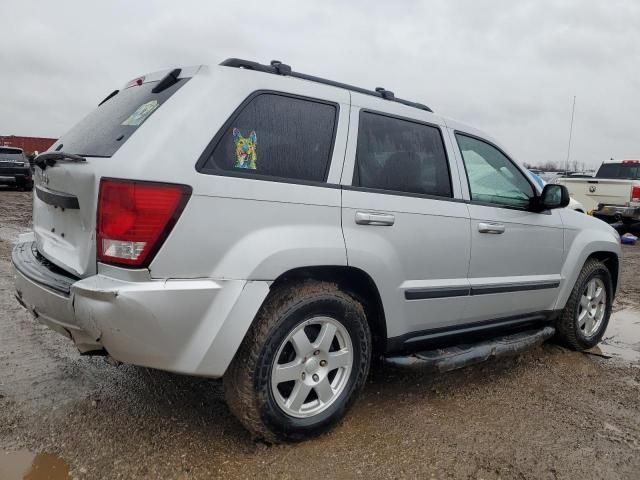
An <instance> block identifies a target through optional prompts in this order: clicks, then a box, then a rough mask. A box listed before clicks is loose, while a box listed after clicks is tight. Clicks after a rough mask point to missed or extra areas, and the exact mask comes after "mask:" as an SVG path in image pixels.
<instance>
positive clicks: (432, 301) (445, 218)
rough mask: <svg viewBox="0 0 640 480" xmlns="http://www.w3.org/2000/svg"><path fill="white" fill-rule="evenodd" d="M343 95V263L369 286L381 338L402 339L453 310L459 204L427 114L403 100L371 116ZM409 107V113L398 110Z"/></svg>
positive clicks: (434, 122)
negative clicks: (381, 322)
mask: <svg viewBox="0 0 640 480" xmlns="http://www.w3.org/2000/svg"><path fill="white" fill-rule="evenodd" d="M352 102H353V103H356V102H358V103H359V106H358V105H354V106H353V107H352V111H351V124H350V128H349V132H350V133H349V143H348V147H347V158H346V161H345V169H344V173H343V178H342V183H343V193H342V206H343V210H342V228H343V232H344V237H345V241H346V246H347V257H348V262H349V265H351V266H354V267H357V268H359V269H361V270H363V271H365V272H367V273H368V274H369V275H370V276H371V277H372V279H373V281H374V282H375V283H376V285H377V287H378V289H379V291H380V295H381V297H382V301H383V305H384V310H385V315H386V319H387V335H388V337H390V345H394V344H397V345H396V346H402V345H403V344H404V343H405V342H406V341H409V342H410V341H411V338H417V337H418V336H420V333H421V332H422V331H425V330H431V329H434V328H438V327H448V326H451V325H453V324H455V323H457V322H458V321H459V320H460V318H461V317H462V314H463V311H464V307H465V303H466V300H467V295H468V291H469V288H468V281H467V278H466V277H467V269H468V265H469V253H470V244H469V217H468V211H467V206H466V204H465V203H464V202H463V201H462V199H461V198H459V197H460V185H459V183H458V182H457V181H456V180H455V179H457V172H456V170H457V169H456V166H455V165H454V164H452V163H450V155H449V154H448V152H447V150H448V149H447V147H446V145H447V143H446V139H447V137H446V135H445V134H443V131H442V127H441V125H440V124H439V119H438V118H437V117H436V116H435V115H432V114H428V113H427V112H421V111H419V110H414V109H411V111H409V110H410V109H408V108H405V107H397V109H398V113H399V114H398V115H397V116H396V115H391V114H389V113H381V112H379V111H375V110H374V109H373V108H375V105H376V103H374V101H372V100H369V99H368V98H364V96H361V95H358V94H352ZM368 104H372V105H371V107H372V108H371V109H368V108H366V107H367V106H368ZM363 107H365V108H363ZM395 107H396V105H394V104H391V103H390V105H389V108H390V109H394V108H395ZM413 112H415V115H416V116H417V118H415V117H413V118H407V117H406V116H403V115H407V113H409V114H412V113H413Z"/></svg>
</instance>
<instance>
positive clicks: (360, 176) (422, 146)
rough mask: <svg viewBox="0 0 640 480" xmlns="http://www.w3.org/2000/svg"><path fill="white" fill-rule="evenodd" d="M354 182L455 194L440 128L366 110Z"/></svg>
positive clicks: (409, 191)
mask: <svg viewBox="0 0 640 480" xmlns="http://www.w3.org/2000/svg"><path fill="white" fill-rule="evenodd" d="M353 184H354V185H356V186H361V187H367V188H375V189H381V190H390V191H396V192H407V193H417V194H423V195H434V196H440V197H451V196H452V195H451V179H450V175H449V166H448V163H447V156H446V154H445V149H444V144H443V141H442V136H441V134H440V130H439V129H438V128H437V127H432V126H429V125H424V124H421V123H415V122H411V121H408V120H402V119H398V118H393V117H387V116H385V115H380V114H376V113H370V112H362V113H361V114H360V124H359V127H358V147H357V152H356V168H355V171H354V181H353Z"/></svg>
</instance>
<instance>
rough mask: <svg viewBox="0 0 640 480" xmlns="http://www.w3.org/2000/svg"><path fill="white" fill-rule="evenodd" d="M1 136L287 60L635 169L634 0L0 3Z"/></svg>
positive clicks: (555, 151)
mask: <svg viewBox="0 0 640 480" xmlns="http://www.w3.org/2000/svg"><path fill="white" fill-rule="evenodd" d="M0 12H2V18H3V21H2V40H0V73H1V74H0V135H11V134H13V135H25V136H45V137H58V136H60V135H62V134H63V133H64V132H65V131H66V130H68V129H69V128H70V127H72V126H73V125H74V124H75V123H76V122H77V121H78V120H80V119H81V118H82V117H83V116H84V115H86V114H87V113H88V112H89V111H91V110H92V109H93V108H95V107H96V105H97V103H98V102H99V101H100V100H102V98H104V97H105V96H106V95H107V93H109V92H111V91H112V90H114V89H115V88H119V87H120V86H121V85H122V84H123V83H125V82H126V81H128V80H130V79H132V78H134V77H135V76H137V75H140V74H142V73H145V72H150V71H155V70H158V69H161V68H166V67H175V66H185V65H195V64H210V65H211V64H217V63H219V62H220V61H222V60H224V59H225V58H228V57H239V58H246V59H251V60H255V61H259V62H262V63H268V62H269V61H270V60H272V59H278V60H281V61H283V62H284V63H287V64H289V65H291V66H292V67H293V69H294V70H296V71H300V72H304V73H309V74H313V75H318V76H323V77H327V78H331V79H334V80H338V81H342V82H345V83H351V84H355V85H358V86H362V87H365V88H375V87H378V86H384V87H385V88H387V89H388V90H392V91H393V92H395V94H396V95H397V96H399V97H402V98H406V99H410V100H414V101H417V102H421V103H424V104H426V105H429V106H430V107H431V108H432V109H433V110H434V111H435V112H436V113H438V114H441V115H443V116H446V117H449V118H454V119H456V120H458V121H461V122H464V123H467V124H470V125H472V126H474V127H476V128H478V129H480V130H483V131H485V132H487V133H488V134H489V135H491V136H492V137H494V138H496V139H498V141H499V142H500V143H501V144H502V145H504V146H505V147H506V148H507V149H508V151H509V152H511V153H512V154H513V155H514V156H515V157H516V158H517V159H518V160H519V161H521V162H528V163H531V164H541V163H545V162H548V161H553V162H557V163H559V164H563V163H564V162H565V160H566V158H567V149H568V141H569V127H570V122H571V109H572V102H573V97H574V96H575V97H576V107H575V120H574V126H573V137H572V143H571V153H570V159H571V161H572V162H573V161H578V162H579V163H580V164H585V165H586V166H587V167H596V166H598V165H599V164H600V163H601V162H602V161H603V160H608V159H609V158H612V157H613V158H640V123H639V121H638V118H639V117H640V2H638V1H637V0H609V1H607V2H604V1H591V0H556V1H549V0H518V1H513V0H510V1H504V0H482V1H474V0H434V1H411V0H405V1H401V0H396V1H395V2H394V1H389V0H388V1H374V0H370V1H362V0H353V1H346V0H345V1H337V0H323V1H303V0H298V1H277V0H271V1H253V0H243V1H242V2H231V1H225V2H219V1H215V0H208V1H205V0H201V1H195V0H194V1H187V0H180V1H179V2H176V1H164V0H155V1H151V0H149V1H146V0H138V1H132V0H127V1H121V0H110V1H108V2H106V1H103V2H96V1H86V0H68V1H67V0H58V1H56V2H50V1H46V0H42V1H39V2H35V1H30V0H17V1H14V0H0Z"/></svg>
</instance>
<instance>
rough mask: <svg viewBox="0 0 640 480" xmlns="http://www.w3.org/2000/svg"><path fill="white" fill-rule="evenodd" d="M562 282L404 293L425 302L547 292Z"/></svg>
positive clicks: (444, 288) (439, 288) (408, 291)
mask: <svg viewBox="0 0 640 480" xmlns="http://www.w3.org/2000/svg"><path fill="white" fill-rule="evenodd" d="M559 286H560V282H559V281H557V280H551V281H541V282H527V283H504V284H498V285H480V286H475V287H473V286H472V287H434V288H409V289H407V290H405V292H404V298H405V299H406V300H424V299H428V298H448V297H465V296H477V295H491V294H494V293H507V292H525V291H529V290H545V289H549V288H558V287H559Z"/></svg>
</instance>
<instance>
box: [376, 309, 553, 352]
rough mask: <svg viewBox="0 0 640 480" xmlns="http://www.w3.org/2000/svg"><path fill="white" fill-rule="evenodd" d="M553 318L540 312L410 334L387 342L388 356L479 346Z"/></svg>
mask: <svg viewBox="0 0 640 480" xmlns="http://www.w3.org/2000/svg"><path fill="white" fill-rule="evenodd" d="M552 318H553V312H551V311H540V312H532V313H528V314H523V315H513V316H508V317H502V318H498V319H491V320H483V321H480V322H472V323H465V324H461V325H453V326H448V327H438V328H431V329H426V330H420V331H417V332H410V333H406V334H404V335H399V336H397V337H391V338H389V339H387V349H386V352H385V353H386V354H387V355H388V354H394V353H401V352H416V351H420V350H424V349H425V348H436V347H443V346H451V345H459V344H463V343H475V342H478V341H480V340H482V339H485V338H492V337H495V336H498V335H502V334H504V333H508V332H515V331H520V330H521V329H524V328H527V327H530V326H531V325H532V324H534V325H539V324H540V323H542V322H549V321H550V320H551V319H552Z"/></svg>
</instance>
